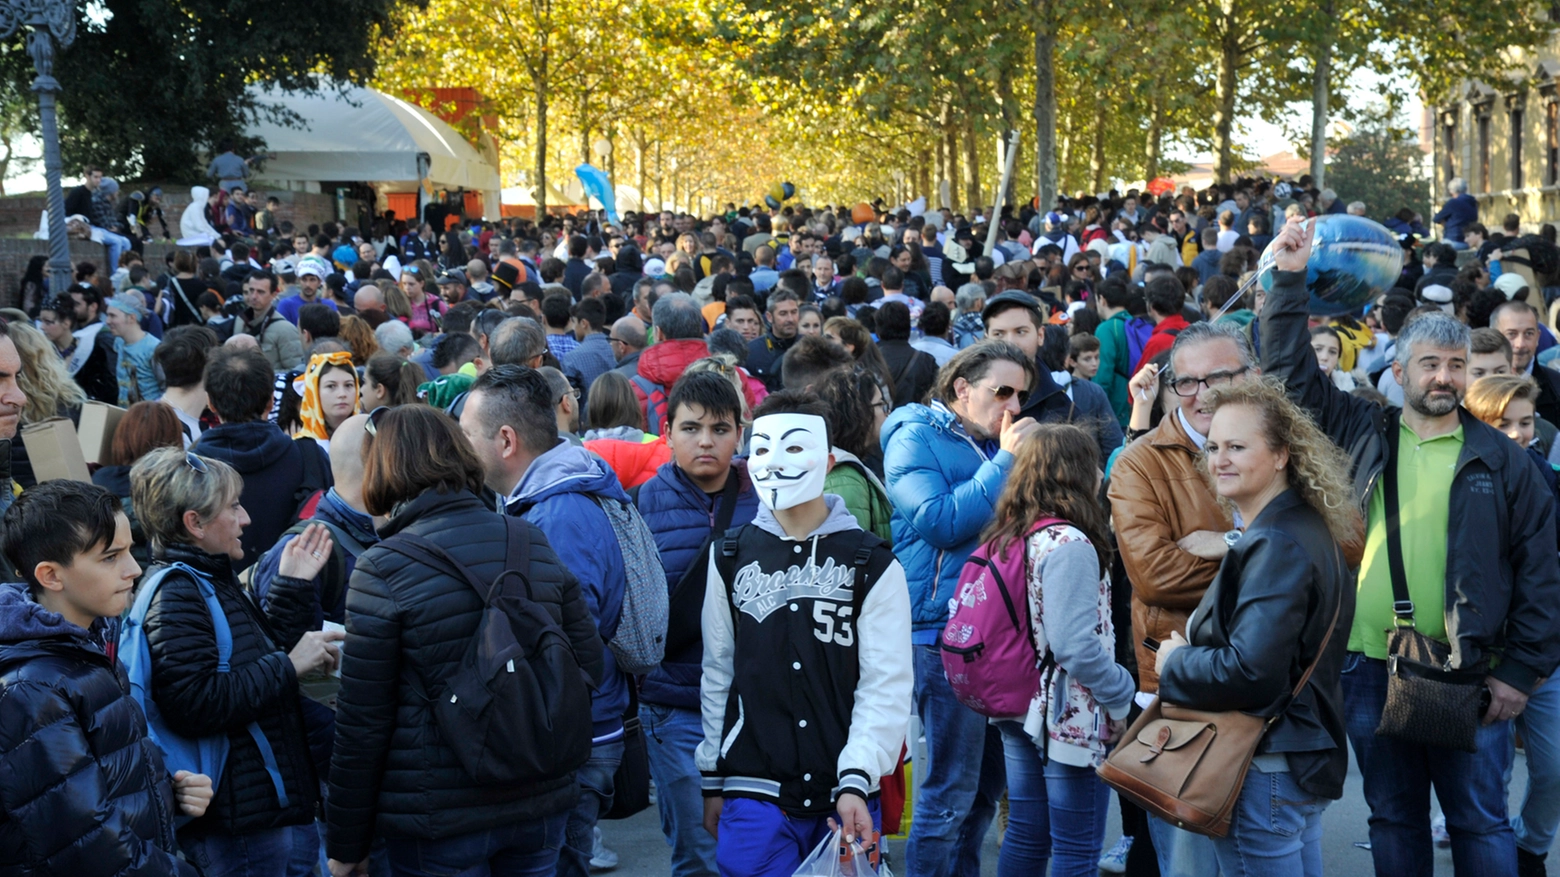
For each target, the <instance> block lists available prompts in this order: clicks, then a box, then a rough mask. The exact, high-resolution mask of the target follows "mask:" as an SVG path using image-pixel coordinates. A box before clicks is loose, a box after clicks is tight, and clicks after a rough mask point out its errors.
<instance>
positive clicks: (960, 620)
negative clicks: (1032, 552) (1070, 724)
mask: <svg viewBox="0 0 1560 877" xmlns="http://www.w3.org/2000/svg"><path fill="white" fill-rule="evenodd" d="M1065 523H1067V522H1066V521H1063V520H1061V519H1060V518H1041V519H1040V520H1039V521H1036V522H1035V525H1034V527H1032V528H1031V529H1030V530H1029V532H1028V533H1026V534H1025V537H1024V539H1023V540H1021V541H1019V542H1017V543H1015V544H1010V545H1008V548H1007V550H1006V551H997V546H996V543H994V542H985V543H982V544H981V546H980V547H979V548H976V549H975V551H974V552H973V553H971V554H970V557H969V560H966V561H965V562H964V569H962V570H960V572H959V590H958V594H957V595H956V596H955V597H954V598H953V599H952V600H949V601H948V624H947V625H946V626H945V627H944V628H943V635H942V661H943V672H945V673H946V674H947V675H948V684H949V685H950V686H952V687H953V694H954V696H955V697H957V698H958V699H959V702H960V703H962V704H964V705H965V706H967V707H969V708H970V709H972V710H974V711H975V712H978V713H980V714H981V715H983V716H987V717H989V718H994V719H1007V718H1014V717H1017V716H1022V715H1024V714H1025V713H1027V712H1029V701H1030V699H1032V698H1033V697H1034V696H1035V693H1036V692H1037V691H1039V690H1040V675H1041V673H1042V671H1043V663H1042V661H1041V655H1040V654H1039V652H1038V650H1037V649H1036V648H1035V640H1034V635H1033V631H1032V629H1031V628H1030V624H1029V576H1028V569H1027V564H1026V556H1027V554H1028V551H1027V545H1028V542H1029V538H1028V537H1029V536H1032V535H1034V534H1035V533H1036V532H1038V531H1040V530H1043V529H1045V528H1046V527H1049V526H1052V525H1054V524H1065ZM1044 658H1045V662H1050V661H1051V660H1052V658H1051V652H1050V650H1049V649H1047V650H1046V654H1045V656H1044Z"/></svg>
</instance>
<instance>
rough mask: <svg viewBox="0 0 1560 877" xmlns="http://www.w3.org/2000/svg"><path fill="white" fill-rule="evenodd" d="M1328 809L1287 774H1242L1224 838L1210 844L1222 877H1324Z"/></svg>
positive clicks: (1324, 803)
mask: <svg viewBox="0 0 1560 877" xmlns="http://www.w3.org/2000/svg"><path fill="white" fill-rule="evenodd" d="M1329 803H1331V802H1330V801H1328V800H1327V799H1326V798H1318V797H1316V796H1315V795H1312V794H1311V793H1310V792H1307V791H1305V790H1304V789H1302V788H1300V787H1299V786H1298V785H1296V784H1295V781H1294V778H1293V777H1291V776H1290V775H1289V774H1288V773H1263V772H1262V771H1260V770H1257V769H1256V768H1255V767H1253V768H1252V769H1251V771H1250V772H1249V773H1247V774H1246V784H1245V785H1244V786H1242V787H1241V790H1240V798H1239V800H1237V801H1236V802H1235V812H1234V814H1233V816H1232V818H1231V819H1230V833H1229V835H1228V836H1227V837H1215V838H1210V840H1212V841H1213V849H1214V852H1215V853H1216V854H1217V855H1218V857H1219V872H1220V873H1221V874H1222V875H1223V877H1322V811H1323V810H1326V809H1327V805H1328V804H1329Z"/></svg>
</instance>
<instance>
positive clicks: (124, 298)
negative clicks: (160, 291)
mask: <svg viewBox="0 0 1560 877" xmlns="http://www.w3.org/2000/svg"><path fill="white" fill-rule="evenodd" d="M107 304H108V307H110V308H112V309H114V310H116V311H119V312H121V313H124V314H128V315H130V316H132V317H135V318H136V319H137V320H139V319H141V318H142V317H144V316H146V296H144V295H142V294H140V293H139V292H121V293H120V294H118V295H116V296H113V297H111V298H110V299H109V300H108V303H107Z"/></svg>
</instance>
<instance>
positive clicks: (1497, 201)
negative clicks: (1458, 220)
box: [1430, 41, 1560, 231]
mask: <svg viewBox="0 0 1560 877" xmlns="http://www.w3.org/2000/svg"><path fill="white" fill-rule="evenodd" d="M1557 86H1560V41H1556V42H1553V43H1551V44H1550V46H1549V47H1548V48H1547V49H1546V50H1545V51H1544V52H1543V53H1542V54H1541V55H1540V56H1539V57H1538V58H1536V59H1535V60H1534V61H1533V62H1532V63H1531V64H1530V65H1528V66H1527V67H1526V68H1525V69H1524V70H1523V71H1521V72H1520V73H1519V74H1517V75H1514V76H1512V77H1510V78H1508V79H1506V80H1505V81H1503V82H1500V83H1498V84H1496V85H1491V84H1489V83H1485V82H1467V83H1464V84H1463V86H1462V88H1461V90H1460V91H1459V92H1458V94H1457V100H1456V101H1455V102H1453V103H1450V104H1446V105H1442V106H1440V107H1438V108H1437V109H1436V112H1435V124H1434V125H1433V126H1432V127H1431V131H1430V134H1431V137H1432V138H1433V142H1432V144H1431V145H1432V151H1433V154H1434V156H1435V183H1436V186H1435V189H1436V196H1437V201H1438V202H1439V201H1442V200H1445V198H1446V197H1447V184H1448V183H1449V182H1451V180H1452V179H1453V178H1454V177H1462V178H1463V179H1464V180H1467V181H1468V194H1470V195H1472V196H1473V197H1474V199H1475V200H1477V201H1478V202H1479V218H1480V220H1481V221H1482V222H1484V224H1485V225H1487V226H1490V227H1491V228H1497V227H1499V225H1500V223H1501V221H1502V219H1503V218H1504V217H1505V216H1506V215H1507V214H1511V213H1515V214H1517V216H1518V217H1519V218H1520V219H1521V222H1522V228H1523V230H1524V231H1535V230H1537V228H1538V226H1539V225H1541V224H1543V223H1545V222H1556V221H1557V220H1560V88H1557Z"/></svg>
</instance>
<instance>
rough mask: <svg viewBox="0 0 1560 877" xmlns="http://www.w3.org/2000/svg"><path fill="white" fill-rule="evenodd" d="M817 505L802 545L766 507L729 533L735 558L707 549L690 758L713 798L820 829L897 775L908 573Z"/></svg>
mask: <svg viewBox="0 0 1560 877" xmlns="http://www.w3.org/2000/svg"><path fill="white" fill-rule="evenodd" d="M825 498H826V500H827V502H828V505H829V516H828V518H827V519H825V521H824V523H823V524H822V525H821V526H820V527H819V528H818V529H817V530H816V531H814V532H813V533H812V534H811V535H809V536H808V537H807V538H806V539H793V538H791V537H790V536H787V535H786V534H785V531H784V530H783V529H781V527H780V525H779V523H778V522H777V521H776V520H775V517H774V513H773V512H771V511H770V510H769V509H767V508H760V509H759V512H758V516H757V517H756V518H755V519H754V520H753V523H751V524H749V525H747V526H746V527H743V528H741V529H740V530H738V531H732V532H733V533H736V534H737V535H736V540H735V547H736V553H735V556H733V557H723V549H724V547H725V544H724V543H725V540H717V541H716V542H715V544H713V545H712V546H711V556H710V564H709V568H710V572H709V579H708V589H707V591H706V592H705V599H704V614H703V624H704V667H703V670H704V673H703V679H702V681H701V683H700V699H701V702H702V707H703V716H704V741H703V742H702V743H700V744H699V748H698V751H697V753H696V755H695V762H696V764H697V766H698V768H699V771H700V773H701V774H702V777H703V789H704V794H705V796H707V797H713V796H725V797H734V798H757V799H760V800H765V801H770V802H772V803H774V804H776V805H778V806H779V807H780V808H781V809H782V810H784V811H786V812H787V813H793V814H797V815H806V816H819V815H824V814H828V813H832V812H833V811H834V805H835V801H836V799H838V797H839V796H840V795H841V794H842V793H846V792H852V793H855V794H857V795H860V796H861V797H862V798H868V797H870V796H871V795H874V794H876V792H877V790H878V779H879V778H880V777H882V776H883V775H884V774H887V773H889V772H890V771H892V770H893V769H894V768H895V766H896V765H897V764H898V762H899V753H900V748H901V746H902V745H903V743H904V740H905V732H906V728H907V727H908V725H909V721H910V703H911V686H912V681H913V674H912V671H911V650H910V593H909V589H908V587H907V586H906V583H905V572H904V568H903V567H902V566H900V565H899V561H898V560H897V559H896V558H895V557H894V554H893V551H891V550H890V549H889V547H888V544H887V543H886V542H884V541H883V540H882V539H880V538H878V537H877V536H875V535H873V534H871V533H867V532H865V531H863V530H862V529H861V528H860V526H858V525H857V523H856V519H855V518H854V517H852V516H851V514H850V512H849V511H847V510H846V508H845V503H844V501H842V500H841V499H840V498H839V497H837V496H831V495H826V496H825ZM723 569H725V570H732V571H734V573H730V575H731V576H732V579H733V580H732V581H731V582H730V583H728V582H727V581H726V575H727V573H723V571H722V570H723Z"/></svg>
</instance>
